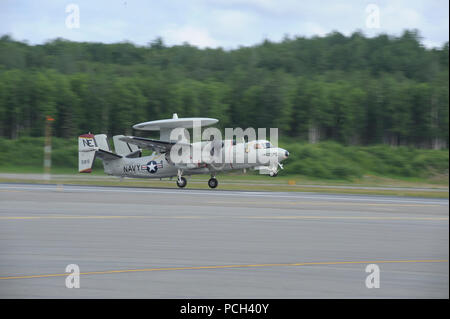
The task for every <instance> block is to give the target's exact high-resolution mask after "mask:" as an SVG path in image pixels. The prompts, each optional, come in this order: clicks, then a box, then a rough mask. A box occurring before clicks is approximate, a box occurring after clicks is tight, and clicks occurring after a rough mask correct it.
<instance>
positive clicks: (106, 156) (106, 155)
mask: <svg viewBox="0 0 450 319" xmlns="http://www.w3.org/2000/svg"><path fill="white" fill-rule="evenodd" d="M95 157H97V158H100V159H102V160H115V159H118V158H122V156H121V155H117V154H114V153H111V152H108V151H105V150H100V149H99V150H98V151H97V152H96V153H95Z"/></svg>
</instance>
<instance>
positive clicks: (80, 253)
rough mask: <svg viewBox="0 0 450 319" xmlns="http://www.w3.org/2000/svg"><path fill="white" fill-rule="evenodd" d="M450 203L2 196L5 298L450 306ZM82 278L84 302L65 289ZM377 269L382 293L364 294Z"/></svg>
mask: <svg viewBox="0 0 450 319" xmlns="http://www.w3.org/2000/svg"><path fill="white" fill-rule="evenodd" d="M448 208H449V201H448V200H441V199H421V198H402V197H385V196H358V195H328V194H317V193H297V192H295V193H293V192H292V193H283V192H237V191H221V190H192V189H157V188H148V189H144V188H126V187H94V186H69V185H59V186H55V185H33V184H0V297H1V298H448V297H449V264H448V259H449V256H448V255H449V213H448ZM69 264H77V265H78V266H79V268H80V272H81V279H80V288H79V289H68V288H66V286H65V280H66V277H67V275H68V274H67V273H65V269H66V266H67V265H69ZM369 264H377V265H378V266H379V269H380V288H372V289H368V288H367V287H366V277H367V276H368V275H369V273H366V271H365V270H366V266H367V265H369Z"/></svg>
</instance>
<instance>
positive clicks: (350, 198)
mask: <svg viewBox="0 0 450 319" xmlns="http://www.w3.org/2000/svg"><path fill="white" fill-rule="evenodd" d="M8 189H18V190H31V191H35V190H38V191H56V192H66V191H69V192H91V193H92V192H106V193H108V192H109V193H112V192H115V193H117V192H119V193H154V194H170V195H173V194H176V195H187V196H189V195H206V196H235V197H268V196H270V197H272V198H273V197H276V198H291V199H299V198H301V199H317V200H324V199H325V200H340V201H341V200H348V201H359V202H361V201H362V202H386V203H413V204H435V205H446V206H448V205H449V201H448V200H442V201H436V200H420V201H419V200H409V199H395V198H391V199H387V198H384V199H383V198H377V197H376V196H375V195H374V196H373V197H367V195H364V196H365V197H362V195H354V196H348V195H346V196H336V195H326V194H317V195H304V194H300V193H289V194H287V193H278V192H248V191H240V192H234V191H219V190H214V191H196V190H186V189H183V190H180V189H174V190H170V191H169V190H160V189H150V188H146V189H137V188H133V189H131V188H119V187H110V188H108V187H106V186H102V187H96V186H91V187H78V186H68V185H64V186H60V187H56V185H55V186H43V185H39V186H11V185H0V190H8Z"/></svg>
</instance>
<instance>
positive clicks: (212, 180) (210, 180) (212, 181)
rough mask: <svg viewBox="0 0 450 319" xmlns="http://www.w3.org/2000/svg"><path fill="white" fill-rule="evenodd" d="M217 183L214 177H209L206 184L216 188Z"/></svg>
mask: <svg viewBox="0 0 450 319" xmlns="http://www.w3.org/2000/svg"><path fill="white" fill-rule="evenodd" d="M217 185H219V182H218V181H217V179H215V178H210V179H209V181H208V186H209V187H210V188H216V187H217Z"/></svg>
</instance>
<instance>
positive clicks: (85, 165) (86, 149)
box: [78, 134, 98, 173]
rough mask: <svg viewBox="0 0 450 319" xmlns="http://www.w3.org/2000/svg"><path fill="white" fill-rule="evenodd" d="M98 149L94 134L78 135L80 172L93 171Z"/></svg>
mask: <svg viewBox="0 0 450 319" xmlns="http://www.w3.org/2000/svg"><path fill="white" fill-rule="evenodd" d="M97 150H98V147H97V145H96V143H95V138H94V134H83V135H80V136H79V137H78V172H80V173H90V172H92V165H93V164H94V159H95V153H96V151H97Z"/></svg>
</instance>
